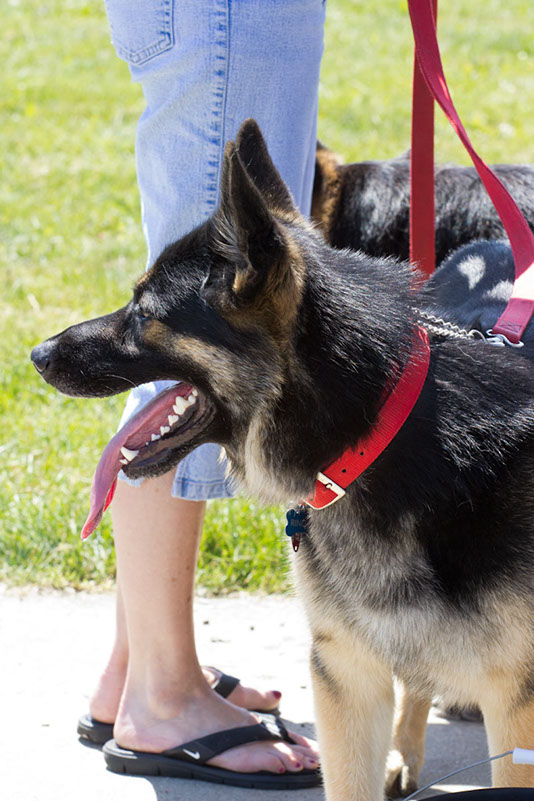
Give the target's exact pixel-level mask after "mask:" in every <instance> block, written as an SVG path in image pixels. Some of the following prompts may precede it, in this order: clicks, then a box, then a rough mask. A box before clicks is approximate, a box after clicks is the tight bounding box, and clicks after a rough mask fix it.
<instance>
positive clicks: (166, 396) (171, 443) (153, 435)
mask: <svg viewBox="0 0 534 801" xmlns="http://www.w3.org/2000/svg"><path fill="white" fill-rule="evenodd" d="M214 413H215V409H214V407H213V405H212V404H211V403H210V402H209V401H208V400H207V398H206V397H205V396H204V395H203V394H202V393H200V392H199V391H198V390H197V389H196V388H195V387H193V386H192V385H191V384H186V383H180V384H175V385H174V386H172V387H170V388H169V389H165V390H163V391H162V392H160V393H159V394H158V395H156V397H155V398H153V399H152V400H151V401H150V403H148V404H147V405H146V406H144V407H143V408H142V409H141V410H140V411H139V412H137V414H135V415H133V417H131V418H130V419H129V420H128V422H127V423H126V424H125V425H124V426H123V427H122V428H121V429H120V430H119V431H118V432H117V433H116V434H115V436H114V437H113V439H111V440H110V441H109V442H108V444H107V445H106V447H105V449H104V452H103V453H102V456H101V457H100V461H99V463H98V466H97V468H96V471H95V474H94V477H93V484H92V486H91V505H90V509H89V515H88V517H87V520H86V521H85V524H84V527H83V529H82V538H83V539H86V538H87V537H88V536H89V535H90V534H92V532H93V531H94V530H95V528H96V527H97V526H98V524H99V523H100V520H101V519H102V515H103V514H104V512H105V510H106V509H107V507H108V506H109V504H110V503H111V501H112V498H113V494H114V492H115V486H116V483H117V475H118V473H119V471H120V470H121V469H122V470H123V471H124V472H125V473H126V475H127V476H128V478H141V477H144V476H149V475H151V474H152V473H155V472H157V471H156V468H157V466H158V465H159V464H161V462H163V461H166V460H168V457H169V455H170V452H171V451H173V452H174V453H175V454H176V455H177V456H178V458H176V462H178V461H179V459H180V458H182V457H183V456H185V455H186V454H187V453H188V452H189V451H190V450H191V448H192V447H193V446H194V445H196V444H197V441H198V439H199V437H200V435H201V434H202V433H203V432H204V431H205V430H206V428H207V427H208V425H209V424H210V423H211V421H212V420H213V417H214Z"/></svg>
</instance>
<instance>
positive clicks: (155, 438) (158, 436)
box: [150, 434, 161, 442]
mask: <svg viewBox="0 0 534 801" xmlns="http://www.w3.org/2000/svg"><path fill="white" fill-rule="evenodd" d="M157 439H161V434H152V436H151V437H150V441H151V442H155V441H156V440H157Z"/></svg>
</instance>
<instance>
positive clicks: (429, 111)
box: [410, 0, 438, 276]
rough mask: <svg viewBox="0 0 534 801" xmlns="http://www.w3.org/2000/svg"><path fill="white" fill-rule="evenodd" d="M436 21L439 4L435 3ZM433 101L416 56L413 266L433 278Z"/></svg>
mask: <svg viewBox="0 0 534 801" xmlns="http://www.w3.org/2000/svg"><path fill="white" fill-rule="evenodd" d="M432 10H433V15H434V19H435V20H436V19H437V13H438V0H432ZM434 206H435V203H434V98H433V96H432V94H431V93H430V91H429V89H428V86H427V85H426V81H425V77H424V75H423V73H422V72H421V67H420V66H419V61H418V59H417V55H416V54H414V60H413V91H412V140H411V149H410V262H411V263H412V264H417V266H418V267H419V269H420V270H421V271H422V272H424V273H426V275H427V276H430V275H432V273H433V272H434V270H435V269H436V215H435V209H434Z"/></svg>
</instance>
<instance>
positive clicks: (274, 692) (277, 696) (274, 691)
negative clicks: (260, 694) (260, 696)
mask: <svg viewBox="0 0 534 801" xmlns="http://www.w3.org/2000/svg"><path fill="white" fill-rule="evenodd" d="M271 692H272V694H273V695H274V697H275V698H276V699H277V700H280V698H281V697H282V693H281V692H280V691H279V690H271Z"/></svg>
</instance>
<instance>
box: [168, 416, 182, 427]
mask: <svg viewBox="0 0 534 801" xmlns="http://www.w3.org/2000/svg"><path fill="white" fill-rule="evenodd" d="M179 419H180V418H179V417H178V415H177V414H170V415H169V417H168V420H169V425H170V426H172V425H174V424H175V423H176V421H177V420H179Z"/></svg>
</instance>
